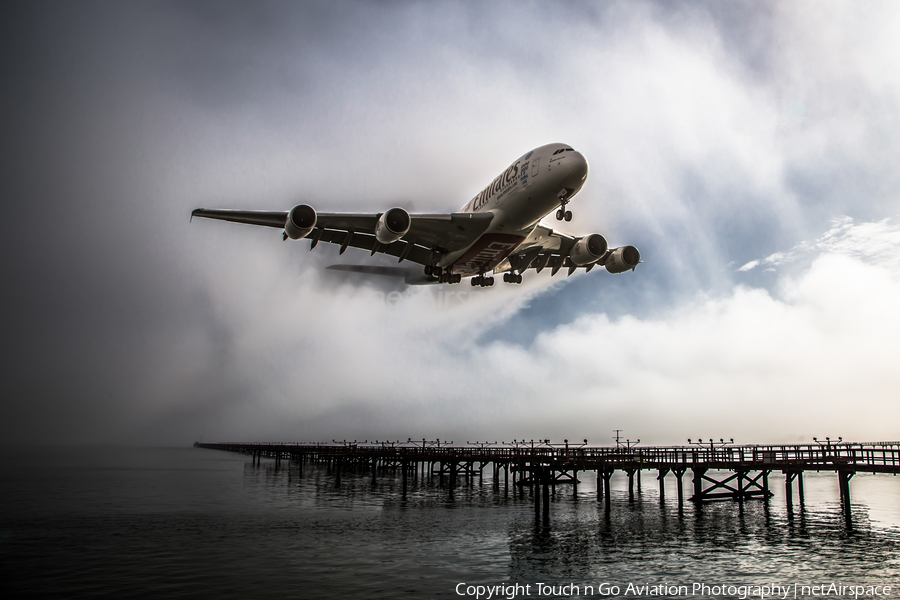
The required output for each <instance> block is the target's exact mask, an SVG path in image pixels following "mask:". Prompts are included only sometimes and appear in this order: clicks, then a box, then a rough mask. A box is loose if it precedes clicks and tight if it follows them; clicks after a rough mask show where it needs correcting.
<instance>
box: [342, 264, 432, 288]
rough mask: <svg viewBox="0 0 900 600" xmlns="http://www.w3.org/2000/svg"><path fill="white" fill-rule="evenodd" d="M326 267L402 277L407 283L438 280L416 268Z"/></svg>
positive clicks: (365, 273) (418, 283)
mask: <svg viewBox="0 0 900 600" xmlns="http://www.w3.org/2000/svg"><path fill="white" fill-rule="evenodd" d="M326 268H328V269H330V270H332V271H348V272H350V273H362V274H364V275H382V276H384V277H402V278H403V281H404V282H405V283H406V284H407V285H429V284H432V283H437V282H438V280H437V277H431V276H428V275H425V274H424V273H422V271H421V270H420V269H418V268H409V267H379V266H375V265H330V266H329V267H326Z"/></svg>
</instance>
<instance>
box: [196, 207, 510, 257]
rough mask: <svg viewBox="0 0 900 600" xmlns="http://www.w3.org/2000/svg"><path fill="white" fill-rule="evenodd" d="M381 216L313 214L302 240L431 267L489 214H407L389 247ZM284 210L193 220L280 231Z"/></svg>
mask: <svg viewBox="0 0 900 600" xmlns="http://www.w3.org/2000/svg"><path fill="white" fill-rule="evenodd" d="M381 215H382V213H316V226H315V228H314V229H313V230H312V231H311V232H310V233H309V235H307V236H306V237H307V238H309V239H310V240H311V242H312V243H311V246H310V249H312V248H314V247H315V246H316V244H318V243H319V242H328V243H332V244H338V245H340V247H341V250H340V251H341V253H343V252H344V250H346V249H347V247H351V248H360V249H363V250H369V251H370V252H372V254H375V252H382V253H384V254H388V255H390V256H396V257H399V258H400V260H401V261H402V260H407V259H408V260H410V261H412V262H415V263H419V264H422V265H430V264H433V262H434V260H435V258H436V253H437V254H440V253H444V252H453V251H455V250H460V249H462V248H465V247H467V246H468V245H469V244H471V243H472V242H474V241H475V240H476V239H478V236H480V235H481V234H482V233H483V232H484V231H485V230H486V229H487V228H488V225H490V223H491V220H492V219H493V215H492V214H490V213H442V214H411V215H410V227H409V231H408V232H407V233H406V234H405V235H404V236H403V239H401V240H398V241H396V242H394V243H392V244H377V242H376V240H375V224H376V223H377V222H378V219H379V217H381ZM287 216H288V213H287V211H283V212H269V211H250V210H220V209H207V208H198V209H196V210H194V211H193V212H192V213H191V218H193V217H203V218H206V219H218V220H221V221H230V222H232V223H245V224H248V225H260V226H263V227H274V228H277V229H284V226H285V221H286V220H287Z"/></svg>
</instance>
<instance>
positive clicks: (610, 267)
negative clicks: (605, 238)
mask: <svg viewBox="0 0 900 600" xmlns="http://www.w3.org/2000/svg"><path fill="white" fill-rule="evenodd" d="M640 262H641V253H640V252H638V249H637V248H635V247H634V246H622V247H621V248H616V249H615V250H612V251H611V252H610V253H609V256H607V257H606V261H605V262H604V263H603V264H604V265H605V266H606V270H607V271H609V272H610V273H624V272H625V271H630V270H632V269H634V268H635V267H636V266H638V264H639V263H640Z"/></svg>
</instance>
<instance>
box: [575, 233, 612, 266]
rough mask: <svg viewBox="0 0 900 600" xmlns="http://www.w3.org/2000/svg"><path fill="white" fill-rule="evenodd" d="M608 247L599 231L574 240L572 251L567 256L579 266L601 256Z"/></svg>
mask: <svg viewBox="0 0 900 600" xmlns="http://www.w3.org/2000/svg"><path fill="white" fill-rule="evenodd" d="M608 247H609V246H608V245H607V243H606V238H604V237H603V236H602V235H600V234H599V233H592V234H591V235H586V236H584V237H583V238H581V239H580V240H578V241H577V242H575V245H574V246H573V247H572V251H571V252H569V258H570V259H571V260H572V262H573V263H574V264H576V265H578V266H579V267H580V266H583V265H589V264H591V263H592V262H595V261H597V260H599V259H600V258H603V255H604V254H606V250H607V248H608Z"/></svg>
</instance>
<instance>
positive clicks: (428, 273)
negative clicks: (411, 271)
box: [425, 265, 434, 275]
mask: <svg viewBox="0 0 900 600" xmlns="http://www.w3.org/2000/svg"><path fill="white" fill-rule="evenodd" d="M433 271H434V268H433V267H432V266H431V265H425V274H426V275H431V273H432V272H433Z"/></svg>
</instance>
